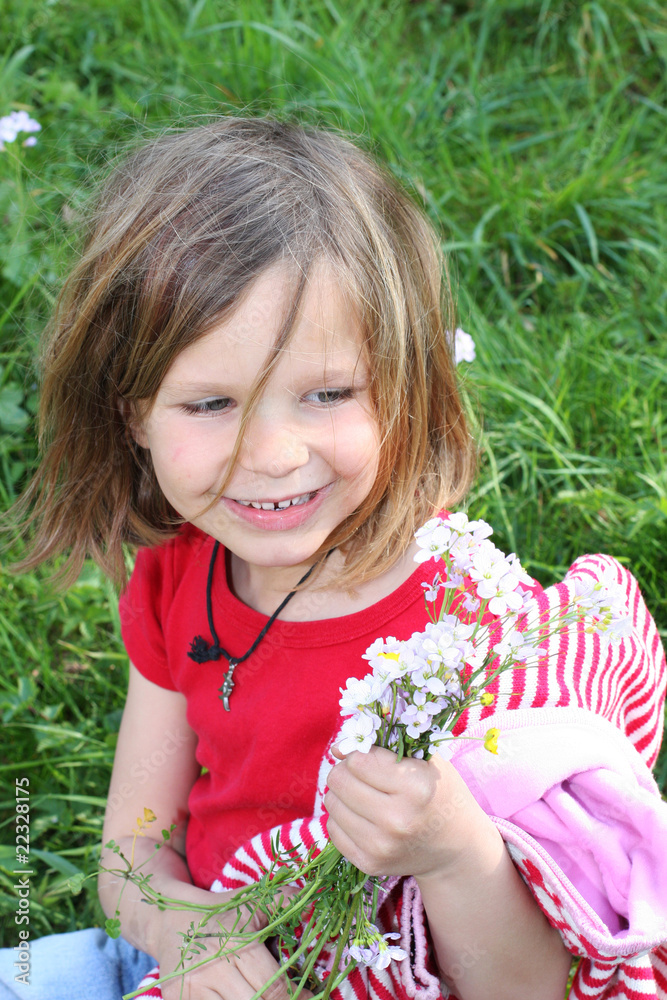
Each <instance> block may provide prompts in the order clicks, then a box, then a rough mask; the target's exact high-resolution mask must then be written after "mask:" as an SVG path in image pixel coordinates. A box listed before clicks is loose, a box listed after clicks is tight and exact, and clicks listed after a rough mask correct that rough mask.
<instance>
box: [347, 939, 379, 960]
mask: <svg viewBox="0 0 667 1000" xmlns="http://www.w3.org/2000/svg"><path fill="white" fill-rule="evenodd" d="M347 952H348V954H349V955H351V956H352V958H353V959H354V960H355V961H357V962H361V964H362V965H370V964H371V962H373V961H374V960H375V957H376V955H377V949H373V948H364V947H363V945H360V944H351V945H350V947H349V948H348V949H347Z"/></svg>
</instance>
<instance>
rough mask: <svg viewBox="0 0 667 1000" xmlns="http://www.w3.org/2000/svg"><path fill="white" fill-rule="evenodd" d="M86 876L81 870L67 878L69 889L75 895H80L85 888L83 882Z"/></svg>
mask: <svg viewBox="0 0 667 1000" xmlns="http://www.w3.org/2000/svg"><path fill="white" fill-rule="evenodd" d="M85 879H86V876H85V875H84V874H83V872H79V873H78V874H77V875H72V876H70V878H68V880H67V885H68V888H69V891H70V892H71V893H72V895H73V896H78V895H79V893H80V892H81V890H82V889H83V883H84V882H85Z"/></svg>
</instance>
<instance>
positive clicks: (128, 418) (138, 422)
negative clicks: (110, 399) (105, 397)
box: [116, 396, 148, 448]
mask: <svg viewBox="0 0 667 1000" xmlns="http://www.w3.org/2000/svg"><path fill="white" fill-rule="evenodd" d="M116 403H117V405H118V410H119V412H120V415H121V417H122V418H123V423H124V424H125V426H126V428H127V430H128V431H129V433H130V434H131V436H132V440H133V441H134V442H135V443H136V444H138V445H139V447H140V448H148V437H147V435H146V431H145V430H144V422H143V420H142V418H141V417H140V415H139V413H138V412H137V407H136V406H135V404H134V403H133V402H132V401H131V400H129V399H123V397H122V396H117V397H116Z"/></svg>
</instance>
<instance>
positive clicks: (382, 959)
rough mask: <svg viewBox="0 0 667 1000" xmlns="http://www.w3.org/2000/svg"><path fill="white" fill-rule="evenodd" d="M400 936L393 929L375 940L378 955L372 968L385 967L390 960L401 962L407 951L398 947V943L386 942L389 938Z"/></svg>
mask: <svg viewBox="0 0 667 1000" xmlns="http://www.w3.org/2000/svg"><path fill="white" fill-rule="evenodd" d="M400 936H401V935H400V934H397V933H396V931H394V932H393V933H389V934H385V935H384V936H383V937H381V938H380V940H379V941H378V942H377V946H378V956H377V958H376V959H375V962H373V966H374V968H376V969H386V968H387V966H388V965H389V963H390V962H391V961H394V962H402V961H403V959H404V958H407V953H406V952H405V951H403V949H402V948H399V947H398V945H392V944H387V941H388V940H389V939H390V938H400Z"/></svg>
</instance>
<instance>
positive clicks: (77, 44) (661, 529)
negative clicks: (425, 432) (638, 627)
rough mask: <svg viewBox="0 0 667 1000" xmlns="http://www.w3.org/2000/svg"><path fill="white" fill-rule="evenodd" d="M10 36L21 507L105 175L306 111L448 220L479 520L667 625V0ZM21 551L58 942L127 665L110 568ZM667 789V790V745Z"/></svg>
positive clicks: (361, 7)
mask: <svg viewBox="0 0 667 1000" xmlns="http://www.w3.org/2000/svg"><path fill="white" fill-rule="evenodd" d="M0 45H4V46H5V49H4V51H2V50H0V94H1V95H2V100H3V101H4V104H3V105H2V106H0V115H3V114H7V113H8V112H9V111H10V110H13V109H19V108H25V109H26V110H28V111H29V112H30V113H31V114H32V115H33V116H34V117H36V118H37V119H38V120H39V121H40V122H41V123H42V125H43V131H42V132H41V133H40V135H39V142H38V145H37V146H35V147H33V148H23V147H21V146H20V145H19V144H18V143H16V144H13V145H12V146H7V148H6V150H5V151H4V152H3V153H0V221H1V225H0V304H1V305H2V307H3V311H2V312H0V431H1V432H2V433H1V436H0V489H1V490H2V501H3V504H5V505H6V504H8V503H9V502H10V501H11V499H12V498H13V497H14V496H15V495H16V494H17V491H19V490H20V488H21V485H22V483H24V482H25V478H26V475H27V474H28V472H29V470H30V468H31V467H33V465H34V462H35V454H36V451H35V443H34V436H33V435H34V427H33V416H34V412H35V405H36V378H35V372H34V361H33V358H34V353H35V346H36V342H37V337H38V334H39V330H40V328H41V327H42V325H43V323H44V320H45V318H46V316H47V315H48V313H49V310H50V308H51V305H52V303H53V299H54V295H55V294H56V291H57V287H58V281H59V279H60V277H61V276H62V274H63V273H64V270H65V269H66V267H67V265H68V262H70V261H71V260H72V259H73V258H74V256H75V253H76V250H77V246H78V230H79V228H80V221H81V218H82V213H83V212H85V207H84V206H85V199H86V195H87V193H88V192H89V190H90V187H91V184H92V182H93V179H94V178H96V177H97V175H98V173H99V171H100V170H103V169H104V168H105V166H106V164H107V163H108V162H109V161H110V160H111V159H113V157H114V156H115V155H116V154H117V153H118V152H119V151H120V150H122V148H123V144H124V143H125V142H127V141H130V140H134V139H135V138H137V137H139V136H142V135H147V134H150V133H152V132H154V131H156V130H159V129H161V128H162V127H164V126H165V125H166V124H167V123H171V122H173V121H174V120H177V121H185V120H187V121H197V120H201V119H202V118H205V117H206V116H208V115H211V114H219V113H238V112H243V111H246V112H250V113H253V112H267V111H270V112H273V113H275V114H281V115H282V114H296V115H298V116H299V117H301V118H303V119H305V120H308V121H314V122H320V123H323V124H333V125H336V126H340V127H343V128H345V129H348V130H350V131H351V132H352V133H353V134H355V135H356V136H357V137H358V138H359V140H360V141H361V142H362V143H363V144H364V145H366V146H367V147H368V148H370V149H371V150H373V151H374V152H375V153H376V154H377V155H378V156H379V157H380V158H381V159H383V160H384V161H386V162H387V163H388V164H389V166H390V168H391V169H392V170H393V171H394V172H395V173H396V175H397V176H398V177H399V178H400V179H401V180H402V182H403V183H404V184H405V185H406V186H407V187H408V188H409V189H410V190H411V191H412V192H413V194H414V196H415V197H416V198H417V199H418V200H420V201H422V202H423V203H424V205H425V206H426V209H427V211H428V212H429V214H430V215H431V217H432V218H433V219H434V221H436V222H437V224H438V225H439V227H440V230H441V232H442V236H443V243H444V245H445V247H446V248H447V249H448V250H449V251H450V254H451V265H452V272H453V274H454V278H455V285H456V294H457V298H458V302H459V306H460V313H461V325H462V326H463V327H464V328H465V329H467V330H468V331H469V332H470V333H471V334H472V335H473V336H474V338H475V340H476V342H477V349H478V360H477V361H476V362H475V364H473V365H471V366H469V368H468V369H467V371H466V387H467V391H468V393H469V395H470V399H471V405H472V407H473V409H474V412H475V414H476V415H477V420H478V422H479V425H480V432H479V439H480V445H481V456H480V474H479V478H478V481H477V484H476V487H475V490H474V492H473V495H472V497H471V502H470V507H471V510H472V511H473V512H474V513H476V514H479V515H481V516H484V517H486V518H488V519H489V520H490V521H491V522H492V523H493V524H494V525H495V526H496V529H497V532H498V534H499V538H498V544H500V545H502V546H503V547H507V548H508V549H514V550H516V551H517V552H519V553H520V554H521V556H522V558H523V560H524V562H525V563H526V565H527V566H528V568H529V569H530V570H531V571H532V572H533V573H534V574H535V575H537V576H538V577H539V578H540V579H541V580H542V582H544V583H545V584H548V583H550V582H552V581H554V580H555V579H557V578H558V577H559V576H562V574H563V572H564V570H565V569H566V568H567V566H568V565H569V564H570V563H571V561H572V560H573V559H574V558H575V557H576V556H577V555H578V554H580V553H582V552H590V551H603V552H611V553H613V554H615V555H617V556H618V557H619V558H621V559H622V560H623V562H624V563H626V564H627V565H628V566H629V567H630V568H631V569H632V570H633V571H634V572H635V574H636V575H637V576H638V578H639V581H640V583H641V585H642V588H643V590H644V593H645V596H646V599H647V602H648V604H649V606H650V608H651V609H652V611H653V613H654V615H655V617H656V619H657V621H658V624H659V626H660V628H661V630H662V634H663V636H664V635H667V594H666V589H667V588H665V572H664V570H663V566H664V565H665V555H664V553H665V552H666V551H667V459H666V458H665V441H666V440H667V421H666V417H665V406H667V403H666V400H667V393H666V391H665V390H666V387H667V346H666V341H665V335H664V329H665V313H666V308H665V306H666V297H667V291H666V289H667V280H666V278H667V274H666V270H667V268H666V263H665V261H666V257H665V245H666V241H665V236H666V230H667V226H666V212H665V205H666V204H667V167H666V165H665V158H664V151H663V148H662V147H663V138H664V133H665V126H666V119H667V100H666V97H667V95H666V88H667V84H666V83H665V80H666V79H667V74H666V73H665V56H666V55H667V15H666V14H665V11H664V7H663V5H662V4H660V3H658V2H654V0H642V2H632V0H630V2H620V0H609V2H608V3H605V4H600V3H593V2H590V3H588V2H581V0H564V2H562V3H559V4H555V3H550V2H549V0H543V2H541V3H539V2H538V3H527V2H524V3H521V2H519V0H496V2H486V3H484V2H480V3H473V2H472V0H471V2H470V3H464V2H459V3H451V4H446V3H440V2H437V3H436V2H429V0H422V2H413V3H408V2H405V0H387V2H384V3H380V2H377V0H376V2H372V0H371V2H363V3H362V2H361V0H349V2H347V3H341V2H336V3H335V2H333V0H310V2H306V0H299V2H286V3H279V2H275V3H269V2H264V3H260V2H259V0H241V2H235V3H231V2H223V0H197V2H190V0H187V2H186V0H134V2H132V3H130V2H128V0H93V2H92V3H83V0H59V2H58V0H21V2H19V0H5V3H4V4H3V34H2V42H0ZM17 551H18V550H17V549H14V550H13V551H12V552H10V553H6V554H5V556H4V567H3V568H2V571H1V576H2V578H1V580H0V648H1V649H2V653H3V656H4V663H5V669H4V670H3V671H2V676H1V677H0V717H1V718H2V723H3V725H2V730H1V736H0V740H1V749H0V768H1V772H2V777H3V789H5V790H6V791H3V793H2V797H3V799H4V801H3V802H2V816H3V817H7V818H6V819H3V820H2V826H1V829H0V844H2V843H4V844H6V845H13V843H14V830H13V813H12V808H13V799H12V796H11V791H12V788H13V781H14V778H15V777H19V776H22V775H24V774H26V775H28V776H29V777H30V779H31V820H32V827H31V834H32V845H31V846H32V848H33V851H34V858H35V859H36V862H37V868H38V872H39V876H38V877H37V879H36V880H34V881H33V896H32V899H31V902H32V910H31V916H32V918H33V924H32V930H33V931H34V932H35V933H46V932H49V931H52V930H67V929H72V928H74V927H76V926H86V925H88V924H91V923H95V922H99V920H100V911H99V909H98V908H97V903H96V901H95V897H94V889H93V888H92V887H90V888H87V889H85V890H84V893H82V895H81V896H79V897H77V898H73V897H72V896H71V895H70V894H69V892H68V890H67V889H66V886H65V881H66V878H67V876H68V874H70V873H72V872H73V871H76V870H83V871H89V870H91V869H92V868H93V867H94V863H95V858H96V849H97V844H98V842H99V837H100V834H101V813H102V808H103V804H104V798H105V794H106V787H107V783H108V779H109V772H110V766H111V761H112V757H113V747H114V743H115V738H116V733H117V728H118V722H119V717H120V708H121V706H122V700H123V690H124V674H125V657H124V654H123V651H122V646H121V643H120V637H119V632H118V622H117V614H116V598H115V595H114V594H113V592H112V590H111V589H110V588H109V586H108V585H107V584H105V582H104V581H103V580H102V579H101V577H100V575H99V573H97V571H96V570H95V569H94V568H90V569H89V570H87V571H86V574H85V575H84V577H82V579H81V580H80V581H79V583H78V584H77V586H76V587H74V588H73V589H72V590H71V591H70V592H69V593H67V594H65V595H56V594H54V592H53V591H52V590H50V589H49V588H48V587H46V586H45V585H44V582H43V581H44V579H45V575H46V574H45V572H40V573H38V574H33V575H30V576H26V577H23V578H13V577H11V576H9V575H8V573H7V571H6V564H7V563H8V562H9V561H11V558H12V557H13V556H15V555H16V554H17ZM657 774H658V778H659V780H660V782H661V786H662V788H663V789H665V788H667V756H663V758H662V760H661V762H660V763H659V766H658V769H657ZM37 852H42V853H41V854H38V853H37ZM0 863H2V864H4V865H5V868H6V870H8V871H10V870H11V869H10V868H9V863H10V857H9V856H8V855H7V853H6V851H5V853H4V854H0ZM12 881H13V879H12V877H11V876H10V875H9V874H5V875H2V874H0V913H4V914H6V915H7V917H8V920H7V926H8V927H9V928H10V930H9V931H8V940H7V942H6V943H10V944H13V943H14V938H13V936H12V931H11V927H13V919H12V918H13V911H14V908H15V896H14V894H13V892H12V891H11V888H10V887H11V885H12Z"/></svg>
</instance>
